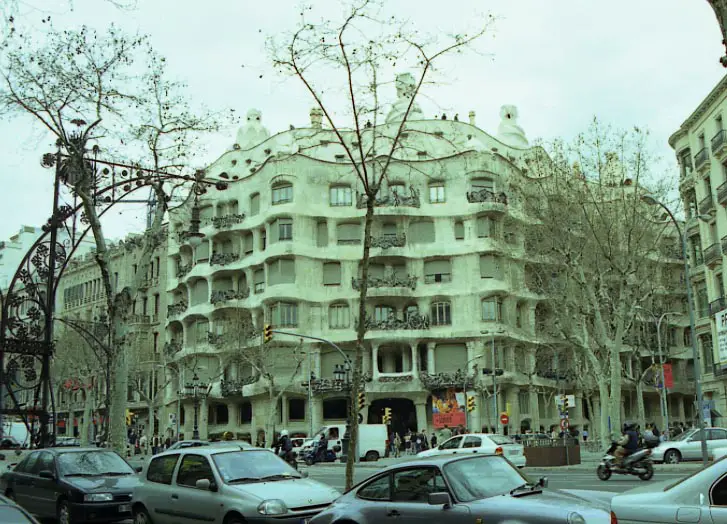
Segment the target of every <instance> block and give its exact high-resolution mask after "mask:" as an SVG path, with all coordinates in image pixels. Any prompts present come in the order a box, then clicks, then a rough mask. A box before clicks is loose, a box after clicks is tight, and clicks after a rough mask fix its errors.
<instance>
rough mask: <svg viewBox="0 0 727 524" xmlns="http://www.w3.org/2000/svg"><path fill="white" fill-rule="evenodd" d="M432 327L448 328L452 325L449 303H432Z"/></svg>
mask: <svg viewBox="0 0 727 524" xmlns="http://www.w3.org/2000/svg"><path fill="white" fill-rule="evenodd" d="M430 313H431V323H432V325H433V326H449V325H451V324H452V307H451V306H450V304H449V302H434V303H432V306H431V308H430Z"/></svg>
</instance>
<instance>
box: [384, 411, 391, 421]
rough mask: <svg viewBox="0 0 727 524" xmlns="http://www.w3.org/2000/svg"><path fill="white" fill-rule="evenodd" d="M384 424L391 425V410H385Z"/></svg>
mask: <svg viewBox="0 0 727 524" xmlns="http://www.w3.org/2000/svg"><path fill="white" fill-rule="evenodd" d="M383 422H384V424H390V423H391V408H384V420H383Z"/></svg>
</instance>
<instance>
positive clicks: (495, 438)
mask: <svg viewBox="0 0 727 524" xmlns="http://www.w3.org/2000/svg"><path fill="white" fill-rule="evenodd" d="M468 453H482V454H483V455H484V454H492V455H502V456H503V457H505V458H506V459H507V460H509V461H510V462H512V464H513V465H514V466H517V467H518V468H524V467H525V466H526V462H527V461H526V457H525V449H524V447H523V445H522V444H516V443H515V441H514V440H512V439H511V438H510V437H506V436H504V435H496V434H491V433H468V434H466V435H457V436H456V437H452V438H450V439H447V440H445V441H444V442H442V443H441V444H440V445H439V446H437V447H436V448H433V449H428V450H426V451H421V452H420V453H418V454H417V457H422V458H424V457H434V456H437V455H457V454H462V455H465V454H468Z"/></svg>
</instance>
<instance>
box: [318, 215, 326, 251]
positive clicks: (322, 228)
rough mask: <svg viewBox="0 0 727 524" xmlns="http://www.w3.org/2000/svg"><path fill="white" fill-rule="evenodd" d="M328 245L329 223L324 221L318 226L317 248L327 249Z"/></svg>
mask: <svg viewBox="0 0 727 524" xmlns="http://www.w3.org/2000/svg"><path fill="white" fill-rule="evenodd" d="M327 245H328V223H327V222H326V221H325V220H323V221H321V222H318V224H317V225H316V246H318V247H326V246H327Z"/></svg>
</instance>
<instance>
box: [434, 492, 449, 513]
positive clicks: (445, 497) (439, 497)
mask: <svg viewBox="0 0 727 524" xmlns="http://www.w3.org/2000/svg"><path fill="white" fill-rule="evenodd" d="M428 502H429V505H430V506H444V509H448V508H450V507H451V506H452V499H451V498H450V496H449V493H430V494H429V500H428Z"/></svg>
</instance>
